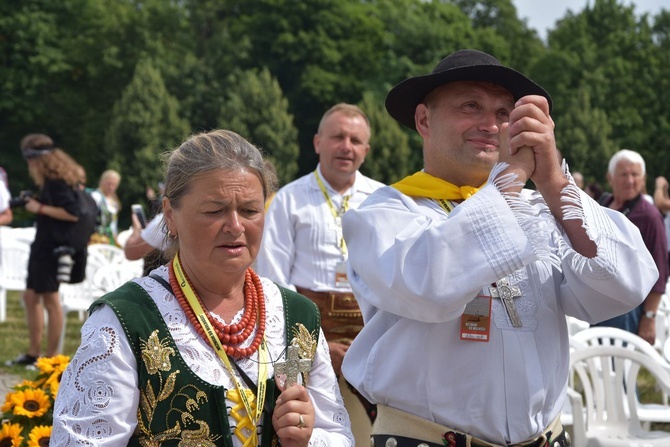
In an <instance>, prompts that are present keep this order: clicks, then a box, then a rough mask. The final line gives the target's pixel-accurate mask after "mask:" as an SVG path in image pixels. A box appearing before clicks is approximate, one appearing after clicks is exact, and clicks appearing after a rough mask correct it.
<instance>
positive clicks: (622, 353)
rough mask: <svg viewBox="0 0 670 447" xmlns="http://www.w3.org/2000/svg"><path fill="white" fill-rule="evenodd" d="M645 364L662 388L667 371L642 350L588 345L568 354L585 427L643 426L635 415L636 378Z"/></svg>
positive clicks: (669, 384) (669, 379) (669, 377)
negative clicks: (580, 392)
mask: <svg viewBox="0 0 670 447" xmlns="http://www.w3.org/2000/svg"><path fill="white" fill-rule="evenodd" d="M641 367H644V368H645V369H647V370H648V371H649V373H650V374H651V375H652V376H653V377H654V378H655V379H656V382H657V384H658V385H659V386H660V387H661V388H662V389H663V390H664V391H666V392H667V391H670V373H669V372H668V371H667V370H666V369H665V368H663V366H661V365H660V364H658V363H657V361H656V360H655V359H653V358H652V357H650V356H649V355H647V354H646V353H644V352H642V351H637V350H634V349H629V348H628V347H622V346H616V345H591V346H588V347H585V348H583V349H575V350H574V351H572V352H571V353H570V368H571V370H572V371H574V373H575V374H576V375H577V377H578V378H579V382H580V385H581V387H582V388H583V395H584V400H585V402H584V404H585V406H586V423H587V427H589V428H593V427H594V426H597V427H599V428H603V429H607V427H611V428H620V427H621V426H622V425H623V426H626V425H627V426H628V428H629V431H631V432H640V431H642V427H641V425H640V420H639V418H638V414H637V377H638V373H639V371H640V368H641Z"/></svg>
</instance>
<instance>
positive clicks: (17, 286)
mask: <svg viewBox="0 0 670 447" xmlns="http://www.w3.org/2000/svg"><path fill="white" fill-rule="evenodd" d="M29 256H30V245H28V244H26V243H23V242H18V241H15V240H12V239H10V238H3V240H2V245H0V288H3V289H6V290H25V288H26V279H27V278H28V257H29Z"/></svg>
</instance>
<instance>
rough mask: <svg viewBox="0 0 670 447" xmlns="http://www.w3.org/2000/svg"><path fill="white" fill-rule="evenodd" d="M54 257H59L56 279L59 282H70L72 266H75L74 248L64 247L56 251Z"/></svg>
mask: <svg viewBox="0 0 670 447" xmlns="http://www.w3.org/2000/svg"><path fill="white" fill-rule="evenodd" d="M54 255H56V256H57V257H58V270H57V271H56V278H57V279H58V281H59V282H70V276H71V274H72V266H74V259H72V255H74V248H72V247H67V246H65V245H62V246H60V247H57V248H55V249H54Z"/></svg>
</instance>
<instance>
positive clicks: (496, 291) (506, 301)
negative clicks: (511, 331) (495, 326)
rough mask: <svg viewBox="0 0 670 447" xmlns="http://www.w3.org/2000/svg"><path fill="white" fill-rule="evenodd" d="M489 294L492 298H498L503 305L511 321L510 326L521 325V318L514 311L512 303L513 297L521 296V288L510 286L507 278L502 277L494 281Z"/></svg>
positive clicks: (514, 307)
mask: <svg viewBox="0 0 670 447" xmlns="http://www.w3.org/2000/svg"><path fill="white" fill-rule="evenodd" d="M489 290H490V291H491V296H492V297H493V298H500V301H501V302H502V304H503V306H504V307H505V312H507V317H509V320H510V321H511V322H512V326H514V327H521V326H523V325H522V324H521V318H519V314H518V313H517V311H516V306H515V305H514V298H518V297H520V296H521V289H519V287H517V286H510V285H509V281H507V278H503V279H501V280H500V281H498V282H496V286H495V287H490V288H489Z"/></svg>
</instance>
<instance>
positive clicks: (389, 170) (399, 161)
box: [358, 92, 422, 184]
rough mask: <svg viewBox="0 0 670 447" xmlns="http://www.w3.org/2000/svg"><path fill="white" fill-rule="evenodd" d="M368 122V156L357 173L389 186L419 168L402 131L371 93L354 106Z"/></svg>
mask: <svg viewBox="0 0 670 447" xmlns="http://www.w3.org/2000/svg"><path fill="white" fill-rule="evenodd" d="M358 106H359V107H360V108H361V110H363V111H365V113H366V115H367V116H368V118H369V119H370V127H371V129H370V130H371V136H370V152H368V154H367V156H366V157H365V163H364V164H363V166H362V167H361V172H363V173H364V174H365V175H367V176H369V177H371V178H374V179H375V180H378V181H380V182H382V183H386V184H390V183H394V182H397V181H398V180H400V179H402V178H404V177H406V176H407V175H409V174H412V173H414V172H415V171H418V170H420V169H421V168H422V165H421V163H420V161H421V159H419V163H417V162H416V160H417V159H416V157H414V156H413V151H418V152H419V154H420V153H421V149H416V148H414V149H413V148H410V146H409V138H408V137H407V133H406V131H404V130H403V128H402V127H401V126H400V124H398V122H397V121H396V120H394V119H393V118H391V116H390V115H389V114H388V113H387V112H386V109H385V108H384V102H383V101H380V100H379V99H378V98H375V96H374V94H372V93H371V92H365V93H364V94H363V100H362V101H361V102H360V103H359V104H358Z"/></svg>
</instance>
